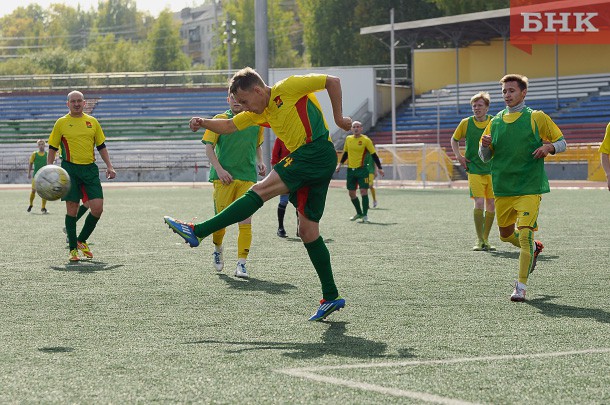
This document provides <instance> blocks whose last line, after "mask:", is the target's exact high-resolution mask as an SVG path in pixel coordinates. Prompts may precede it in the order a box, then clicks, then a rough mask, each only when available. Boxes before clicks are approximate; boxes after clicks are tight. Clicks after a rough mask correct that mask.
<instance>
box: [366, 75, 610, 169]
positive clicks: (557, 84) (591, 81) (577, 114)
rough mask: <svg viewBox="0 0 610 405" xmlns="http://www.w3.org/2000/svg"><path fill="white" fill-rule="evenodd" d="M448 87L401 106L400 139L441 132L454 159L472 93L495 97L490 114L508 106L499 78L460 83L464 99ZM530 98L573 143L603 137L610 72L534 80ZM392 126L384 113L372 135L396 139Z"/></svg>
mask: <svg viewBox="0 0 610 405" xmlns="http://www.w3.org/2000/svg"><path fill="white" fill-rule="evenodd" d="M444 89H445V90H447V92H448V95H447V96H439V95H437V93H433V92H427V93H424V94H421V95H420V96H418V97H417V98H416V100H415V103H414V104H410V103H406V104H405V105H402V106H399V107H398V109H397V114H396V142H397V143H422V142H423V143H437V131H438V133H439V136H438V138H439V141H440V144H441V146H442V147H443V148H444V149H445V150H446V152H447V154H448V155H449V156H450V157H451V158H454V156H453V152H452V150H451V144H450V139H451V135H452V134H453V131H454V130H455V128H456V127H457V125H458V124H459V122H460V120H461V119H463V118H464V117H467V116H469V115H472V110H471V109H470V97H471V96H472V95H474V94H475V93H477V92H479V91H487V92H488V93H489V94H490V95H491V98H492V103H491V106H490V109H489V113H490V114H492V115H493V114H495V113H497V112H498V111H500V110H502V109H503V108H504V103H503V101H502V95H501V92H500V85H499V83H498V82H481V83H468V84H460V85H459V103H458V96H457V93H458V86H457V85H455V84H454V85H449V86H446V87H445V88H444ZM557 95H559V99H558V100H557ZM526 100H527V105H528V106H530V107H531V108H533V109H536V110H542V111H544V112H546V113H547V114H549V115H550V116H551V117H552V118H553V120H554V121H555V122H556V123H557V125H559V126H560V128H561V129H562V131H563V133H564V136H565V138H566V140H567V141H568V143H592V142H601V140H602V139H603V136H604V129H605V125H606V124H607V123H608V121H609V118H608V108H609V107H610V74H594V75H583V76H564V77H560V78H559V80H556V78H554V77H550V78H540V79H531V80H530V87H529V90H528V94H527V99H526ZM437 109H438V111H439V112H440V114H438V116H440V120H439V121H437V119H438V118H437ZM391 131H392V124H391V120H390V119H389V118H383V119H381V120H379V121H378V122H377V124H376V126H375V127H374V128H372V129H371V131H369V134H370V135H371V137H372V139H373V140H374V142H375V143H378V144H383V143H391V141H392V139H391V138H392V135H391Z"/></svg>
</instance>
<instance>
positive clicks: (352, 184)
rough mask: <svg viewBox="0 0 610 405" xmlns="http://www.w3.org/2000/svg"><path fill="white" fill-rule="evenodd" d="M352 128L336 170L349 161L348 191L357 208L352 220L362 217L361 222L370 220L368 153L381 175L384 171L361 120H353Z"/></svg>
mask: <svg viewBox="0 0 610 405" xmlns="http://www.w3.org/2000/svg"><path fill="white" fill-rule="evenodd" d="M351 129H352V135H348V136H347V137H346V138H345V143H344V144H343V156H341V161H340V162H339V163H338V164H337V169H336V171H337V172H339V170H341V165H342V164H343V163H344V162H345V161H347V181H346V186H347V193H348V195H349V198H350V200H351V201H352V204H353V205H354V208H356V214H355V215H353V216H352V217H351V218H350V220H351V221H355V220H357V219H360V220H361V222H364V223H366V222H369V217H368V210H369V196H368V189H369V169H368V168H367V167H366V166H365V164H364V161H365V157H366V154H367V153H369V154H370V155H371V159H373V161H374V162H375V165H377V169H378V170H379V173H381V176H383V175H384V173H383V169H382V168H381V162H380V161H379V157H378V156H377V151H376V150H375V146H374V145H373V141H371V139H370V138H369V137H368V136H366V135H364V134H363V133H362V123H361V122H360V121H354V122H352V127H351ZM358 188H360V196H361V197H362V208H360V200H358V195H357V194H356V190H357V189H358Z"/></svg>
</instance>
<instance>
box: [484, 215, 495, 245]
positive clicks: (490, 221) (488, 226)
mask: <svg viewBox="0 0 610 405" xmlns="http://www.w3.org/2000/svg"><path fill="white" fill-rule="evenodd" d="M495 216H496V213H495V212H489V211H485V225H484V226H483V239H484V240H485V242H487V241H489V233H490V232H491V227H492V225H493V224H494V217H495Z"/></svg>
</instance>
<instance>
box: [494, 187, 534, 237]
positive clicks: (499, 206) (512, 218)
mask: <svg viewBox="0 0 610 405" xmlns="http://www.w3.org/2000/svg"><path fill="white" fill-rule="evenodd" d="M541 199H542V197H541V196H540V194H529V195H520V196H515V197H496V198H495V207H496V218H497V223H498V226H499V227H501V228H503V227H506V226H510V225H513V224H515V223H516V224H517V228H521V227H528V228H532V229H534V230H536V229H537V226H538V225H537V223H536V220H537V219H538V210H539V208H540V200H541Z"/></svg>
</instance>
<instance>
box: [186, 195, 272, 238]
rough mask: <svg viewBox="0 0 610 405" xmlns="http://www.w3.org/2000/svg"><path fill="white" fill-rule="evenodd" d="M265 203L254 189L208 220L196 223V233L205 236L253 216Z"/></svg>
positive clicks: (200, 236)
mask: <svg viewBox="0 0 610 405" xmlns="http://www.w3.org/2000/svg"><path fill="white" fill-rule="evenodd" d="M263 204H264V201H263V199H262V198H261V197H260V196H259V195H258V194H256V193H255V192H254V191H252V190H248V191H246V193H245V194H244V195H242V196H241V197H239V198H238V199H237V200H235V201H233V202H232V203H231V205H229V206H228V207H227V208H225V209H224V210H222V211H221V212H219V213H218V214H216V215H214V216H213V217H212V218H210V219H208V220H207V221H203V222H200V223H198V224H195V235H196V236H197V237H199V238H205V237H207V236H209V235H211V234H212V233H214V232H216V231H217V230H219V229H222V228H226V227H227V226H229V225H232V224H235V223H237V222H240V221H243V220H244V219H246V218H248V217H251V216H252V214H254V213H255V212H256V211H258V209H259V208H261V207H262V206H263Z"/></svg>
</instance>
